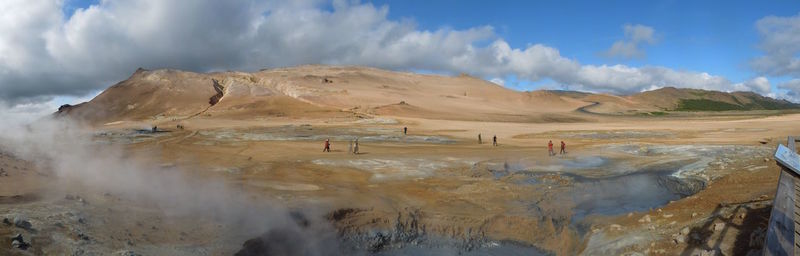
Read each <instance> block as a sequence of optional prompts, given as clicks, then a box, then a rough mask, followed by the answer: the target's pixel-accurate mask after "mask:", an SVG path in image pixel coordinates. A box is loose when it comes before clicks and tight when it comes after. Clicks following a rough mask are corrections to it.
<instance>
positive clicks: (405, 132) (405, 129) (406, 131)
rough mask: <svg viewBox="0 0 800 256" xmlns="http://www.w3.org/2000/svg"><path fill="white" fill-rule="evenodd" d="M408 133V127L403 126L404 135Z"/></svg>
mask: <svg viewBox="0 0 800 256" xmlns="http://www.w3.org/2000/svg"><path fill="white" fill-rule="evenodd" d="M406 134H408V127H403V135H406Z"/></svg>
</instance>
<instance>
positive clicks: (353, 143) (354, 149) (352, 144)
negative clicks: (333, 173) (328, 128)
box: [322, 138, 358, 154]
mask: <svg viewBox="0 0 800 256" xmlns="http://www.w3.org/2000/svg"><path fill="white" fill-rule="evenodd" d="M322 152H331V140H330V139H325V147H324V148H323V149H322ZM347 153H353V154H358V138H356V139H355V140H354V141H350V147H349V148H348V149H347Z"/></svg>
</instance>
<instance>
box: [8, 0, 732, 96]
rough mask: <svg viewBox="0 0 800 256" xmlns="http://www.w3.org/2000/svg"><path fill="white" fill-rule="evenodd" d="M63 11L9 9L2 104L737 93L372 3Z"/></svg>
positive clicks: (197, 2)
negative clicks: (100, 97) (458, 84)
mask: <svg viewBox="0 0 800 256" xmlns="http://www.w3.org/2000/svg"><path fill="white" fill-rule="evenodd" d="M63 5H64V2H63V1H52V0H5V1H0V35H3V36H0V101H6V102H8V103H10V104H18V103H20V102H25V101H47V100H48V99H49V98H47V97H48V96H53V95H84V94H86V93H87V92H90V91H94V90H100V89H104V88H105V87H107V86H109V85H111V84H113V83H115V82H116V81H119V80H121V79H124V78H125V77H127V76H129V75H130V73H132V72H133V71H134V70H135V69H136V68H138V67H144V68H151V69H154V68H167V67H169V68H178V69H185V70H190V71H197V72H205V71H214V70H226V69H232V70H244V71H253V70H258V69H260V68H270V67H283V66H292V65H298V64H313V63H321V64H345V65H366V66H373V67H378V68H386V69H393V70H430V71H434V72H442V73H453V74H456V73H468V74H472V75H475V76H480V77H486V78H493V77H508V76H514V77H516V78H518V79H520V80H528V81H539V80H541V79H550V80H553V81H554V82H555V83H557V84H559V85H562V86H569V88H575V89H580V90H587V91H597V92H611V93H623V94H624V93H634V92H639V91H642V90H645V89H649V88H658V87H665V86H675V87H691V88H703V89H715V90H725V91H727V90H733V89H734V83H733V82H731V81H729V80H727V79H725V78H724V77H720V76H715V75H711V74H707V73H703V72H695V71H684V70H674V69H670V68H666V67H658V66H645V67H631V66H626V65H583V64H581V63H580V62H578V61H577V60H574V59H570V58H567V57H564V56H562V55H561V53H560V52H559V50H558V49H556V48H554V47H551V46H547V45H543V44H535V43H533V44H529V45H527V46H526V47H524V48H512V47H511V46H510V45H509V43H508V42H506V41H505V40H504V39H502V38H499V37H498V35H497V34H496V33H495V31H494V28H492V27H489V26H477V27H472V28H467V29H448V28H443V29H437V30H422V29H419V28H418V27H417V26H416V24H414V23H413V21H409V20H391V19H389V18H388V13H389V7H388V6H374V5H372V4H370V3H357V2H350V1H333V3H332V4H330V7H331V8H328V2H324V1H315V0H311V1H270V0H264V1H258V0H228V1H213V0H176V1H161V0H130V1H100V2H99V3H98V4H96V5H92V6H90V7H88V8H83V9H77V10H75V12H74V14H73V15H71V16H65V15H64V14H63V11H62V8H63ZM623 29H624V30H625V35H626V41H625V42H631V43H634V44H636V45H638V44H641V43H653V42H655V36H654V30H653V29H652V28H649V27H646V26H641V25H629V26H625V27H624V28H623ZM623 44H624V43H623ZM634 46H635V45H634ZM622 48H626V47H622ZM633 50H634V51H633V52H632V53H633V55H636V54H637V52H638V51H639V49H638V48H635V47H634V48H633Z"/></svg>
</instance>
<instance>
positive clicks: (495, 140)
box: [492, 134, 497, 147]
mask: <svg viewBox="0 0 800 256" xmlns="http://www.w3.org/2000/svg"><path fill="white" fill-rule="evenodd" d="M492 146H495V147H497V135H496V134H495V135H494V136H492Z"/></svg>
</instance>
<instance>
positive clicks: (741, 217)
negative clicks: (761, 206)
mask: <svg viewBox="0 0 800 256" xmlns="http://www.w3.org/2000/svg"><path fill="white" fill-rule="evenodd" d="M744 217H747V213H740V214H739V219H744Z"/></svg>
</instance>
